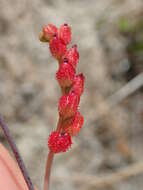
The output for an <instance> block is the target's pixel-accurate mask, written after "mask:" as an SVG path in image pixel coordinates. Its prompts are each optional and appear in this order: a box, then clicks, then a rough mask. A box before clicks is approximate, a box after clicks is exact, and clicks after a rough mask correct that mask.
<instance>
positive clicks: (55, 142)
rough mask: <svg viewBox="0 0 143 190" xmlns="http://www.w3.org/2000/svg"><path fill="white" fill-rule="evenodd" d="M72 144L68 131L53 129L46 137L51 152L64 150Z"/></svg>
mask: <svg viewBox="0 0 143 190" xmlns="http://www.w3.org/2000/svg"><path fill="white" fill-rule="evenodd" d="M71 144H72V140H71V136H70V135H69V133H67V132H65V133H59V132H57V131H53V132H52V133H51V134H50V136H49V139H48V147H49V149H50V150H51V151H52V152H53V153H59V152H66V151H67V150H68V149H69V148H70V147H71Z"/></svg>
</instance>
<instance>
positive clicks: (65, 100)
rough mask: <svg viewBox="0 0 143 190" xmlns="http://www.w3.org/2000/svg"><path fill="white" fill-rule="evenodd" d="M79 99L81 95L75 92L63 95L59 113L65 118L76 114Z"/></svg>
mask: <svg viewBox="0 0 143 190" xmlns="http://www.w3.org/2000/svg"><path fill="white" fill-rule="evenodd" d="M79 100H80V98H79V96H78V95H77V94H75V93H74V92H71V93H69V94H68V95H63V96H62V97H61V98H60V100H59V105H58V109H59V114H60V115H61V116H62V117H63V118H64V119H65V118H70V117H72V116H74V115H75V113H76V111H77V108H78V104H79Z"/></svg>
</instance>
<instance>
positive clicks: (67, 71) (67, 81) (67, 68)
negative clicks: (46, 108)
mask: <svg viewBox="0 0 143 190" xmlns="http://www.w3.org/2000/svg"><path fill="white" fill-rule="evenodd" d="M74 76H75V70H74V69H73V67H72V66H71V64H69V63H68V62H63V63H61V64H60V67H59V70H58V71H57V73H56V79H57V80H58V82H59V84H60V86H61V87H69V86H71V85H72V83H73V80H74Z"/></svg>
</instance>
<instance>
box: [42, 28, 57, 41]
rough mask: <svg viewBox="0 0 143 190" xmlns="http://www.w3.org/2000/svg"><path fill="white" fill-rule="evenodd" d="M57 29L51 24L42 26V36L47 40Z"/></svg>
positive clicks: (55, 33)
mask: <svg viewBox="0 0 143 190" xmlns="http://www.w3.org/2000/svg"><path fill="white" fill-rule="evenodd" d="M57 33H58V29H57V27H56V26H55V25H53V24H48V25H47V26H44V27H43V38H44V39H45V40H47V41H50V40H51V39H52V38H53V36H54V35H57Z"/></svg>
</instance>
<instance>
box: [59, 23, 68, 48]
mask: <svg viewBox="0 0 143 190" xmlns="http://www.w3.org/2000/svg"><path fill="white" fill-rule="evenodd" d="M59 38H60V39H61V40H62V41H63V43H64V44H66V45H67V44H69V43H70V41H71V28H70V26H68V24H64V25H61V26H60V29H59Z"/></svg>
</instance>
